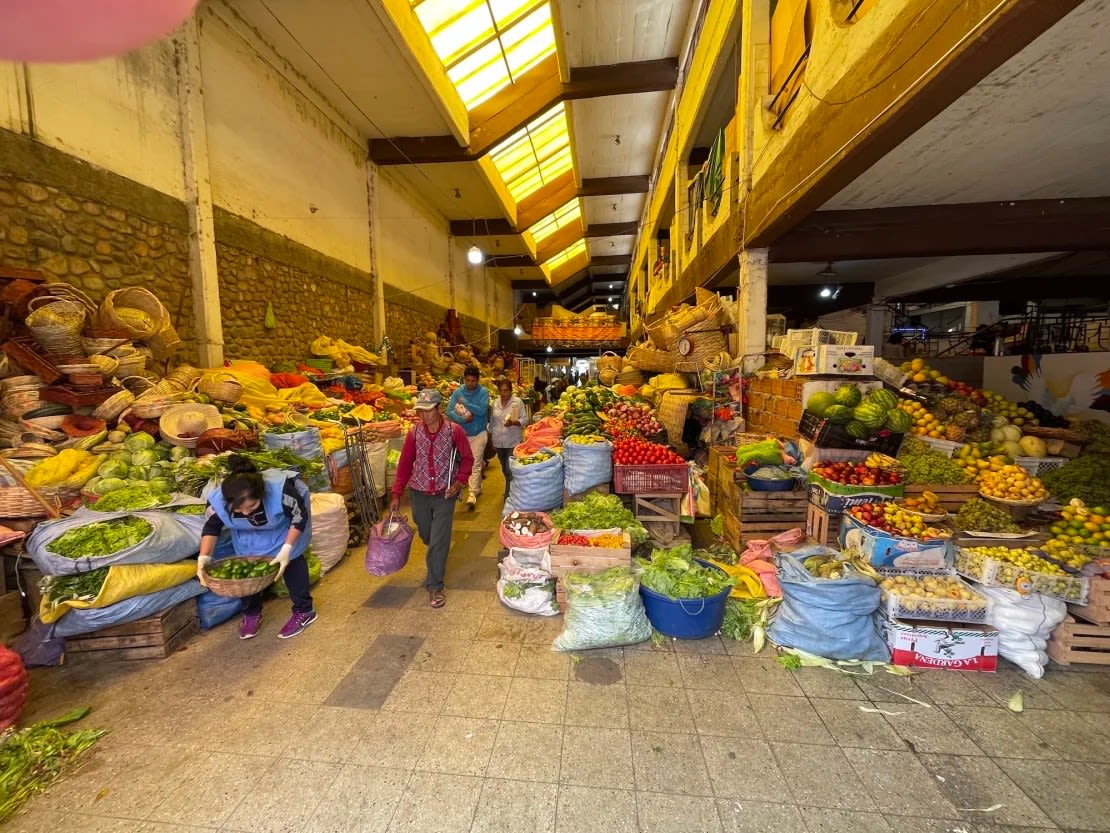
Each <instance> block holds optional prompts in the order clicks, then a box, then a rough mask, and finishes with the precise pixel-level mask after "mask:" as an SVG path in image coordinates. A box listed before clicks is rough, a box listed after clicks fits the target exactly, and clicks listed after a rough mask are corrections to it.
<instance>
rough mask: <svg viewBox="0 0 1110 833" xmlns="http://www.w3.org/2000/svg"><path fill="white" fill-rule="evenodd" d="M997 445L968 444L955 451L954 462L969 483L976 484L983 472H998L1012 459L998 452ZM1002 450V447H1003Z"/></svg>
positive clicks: (991, 443) (990, 443)
mask: <svg viewBox="0 0 1110 833" xmlns="http://www.w3.org/2000/svg"><path fill="white" fill-rule="evenodd" d="M999 448H1000V447H999V446H998V444H997V443H995V442H993V441H991V442H985V443H969V444H967V445H965V446H961V447H960V448H959V449H958V450H957V451H956V456H955V458H954V459H955V460H956V462H957V463H959V464H960V465H961V466H963V469H964V471H965V472H966V473H967V476H968V480H969V482H973V483H978V482H979V481H980V480H981V479H982V477H983V474H984V472H988V471H1000V470H1001V469H1002V467H1003V466H1006V465H1009V464H1010V463H1012V462H1013V459H1012V458H1011V457H1009V456H1008V455H1006V454H1003V453H1001V452H1000V451H999ZM1003 448H1004V446H1003Z"/></svg>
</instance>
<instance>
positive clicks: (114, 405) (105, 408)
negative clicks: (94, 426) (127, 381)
mask: <svg viewBox="0 0 1110 833" xmlns="http://www.w3.org/2000/svg"><path fill="white" fill-rule="evenodd" d="M134 401H135V394H133V393H132V392H131V391H129V390H121V391H120V392H119V393H115V394H112V395H111V396H109V397H108V398H107V399H105V400H104V401H103V402H101V403H100V404H99V405H97V407H96V410H95V411H93V413H92V415H93V416H94V417H96V418H97V419H102V420H104V421H105V422H115V421H116V420H117V419H119V418H120V415H122V414H123V412H124V411H126V410H127V409H128V408H129V407H130V406H131V404H132V403H133V402H134Z"/></svg>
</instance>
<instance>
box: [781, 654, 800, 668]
mask: <svg viewBox="0 0 1110 833" xmlns="http://www.w3.org/2000/svg"><path fill="white" fill-rule="evenodd" d="M778 663H779V665H781V666H782V667H783V668H785V669H786V670H787V671H797V670H798V669H799V668H801V667H802V658H801V657H799V656H798V655H797V654H782V655H780V656H779V658H778Z"/></svg>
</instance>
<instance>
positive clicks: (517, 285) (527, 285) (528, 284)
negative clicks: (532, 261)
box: [510, 278, 551, 292]
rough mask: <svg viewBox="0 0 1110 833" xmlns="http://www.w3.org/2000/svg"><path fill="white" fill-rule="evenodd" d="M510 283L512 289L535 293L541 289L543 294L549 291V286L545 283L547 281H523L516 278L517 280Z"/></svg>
mask: <svg viewBox="0 0 1110 833" xmlns="http://www.w3.org/2000/svg"><path fill="white" fill-rule="evenodd" d="M510 283H511V284H512V287H513V289H525V290H529V289H530V290H535V291H537V292H538V291H539V290H541V289H542V290H543V291H544V292H550V291H551V286H550V285H549V284H548V283H547V281H537V280H524V279H523V278H518V279H517V280H515V281H511V282H510Z"/></svg>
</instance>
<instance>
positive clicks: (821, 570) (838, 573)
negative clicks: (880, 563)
mask: <svg viewBox="0 0 1110 833" xmlns="http://www.w3.org/2000/svg"><path fill="white" fill-rule="evenodd" d="M802 566H803V567H805V568H806V570H807V571H809V573H810V574H812V575H813V576H815V577H817V578H827V579H832V580H834V581H835V580H836V579H840V578H844V576H845V574H847V573H848V572H850V571H852V570H855V571H856V572H857V573H861V574H862V575H865V576H867V577H868V578H870V579H872V580H874V581H876V582H877V581H880V580H881V579H882V576H880V575H879V571H878V570H876V569H875V568H874V567H872V566H871V564H870V562H868V560H867V559H866V557H864V556H863V555H862V554H859V553H855V554H852V555H850V556H848V557H847V558H843V559H842V558H839V557H837V556H835V555H811V556H810V557H809V558H807V559H806V560H805V561H803V562H802Z"/></svg>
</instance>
